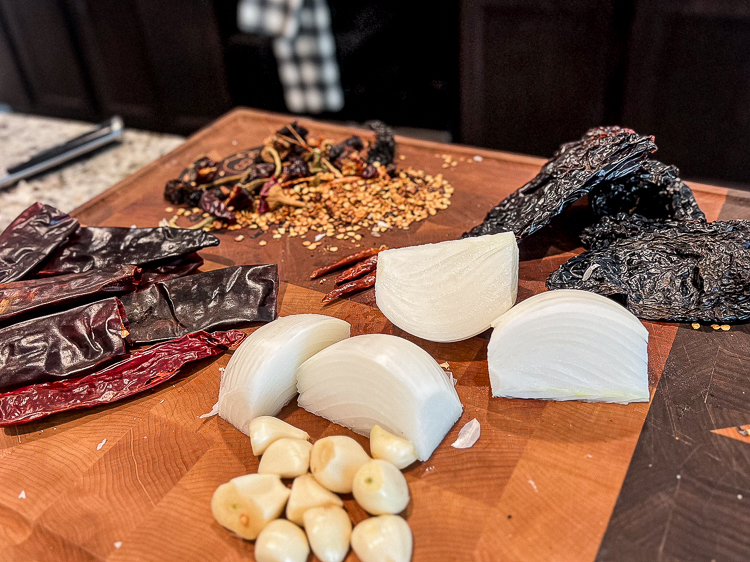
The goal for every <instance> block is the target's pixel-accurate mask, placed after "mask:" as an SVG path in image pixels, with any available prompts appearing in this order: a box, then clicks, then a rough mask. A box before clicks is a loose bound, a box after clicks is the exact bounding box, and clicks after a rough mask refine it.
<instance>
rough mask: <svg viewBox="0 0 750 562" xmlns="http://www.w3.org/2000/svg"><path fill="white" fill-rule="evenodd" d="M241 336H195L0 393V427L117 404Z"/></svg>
mask: <svg viewBox="0 0 750 562" xmlns="http://www.w3.org/2000/svg"><path fill="white" fill-rule="evenodd" d="M244 338H245V333H243V332H240V331H237V330H230V331H227V332H214V333H213V334H208V333H206V332H196V333H194V334H189V335H187V336H183V337H181V338H178V339H175V340H172V341H168V342H166V343H161V344H158V345H154V346H152V347H149V348H147V349H144V350H143V351H139V352H137V353H134V354H133V355H131V356H130V357H128V358H127V359H125V360H123V361H120V362H119V363H116V364H114V365H112V366H111V367H108V368H107V369H104V370H102V371H99V372H97V373H93V374H91V375H87V376H85V377H80V378H77V379H67V380H61V381H56V382H50V383H44V384H35V385H31V386H26V387H23V388H19V389H17V390H13V391H11V392H6V393H5V394H0V426H5V425H16V424H20V423H26V422H30V421H32V420H36V419H39V418H43V417H46V416H49V415H50V414H55V413H57V412H65V411H67V410H73V409H78V408H91V407H93V406H100V405H102V404H109V403H111V402H116V401H117V400H122V399H123V398H127V397H128V396H132V395H134V394H137V393H139V392H143V391H144V390H148V389H149V388H153V387H155V386H157V385H159V384H161V383H163V382H164V381H167V380H169V379H170V378H172V377H173V376H174V375H176V374H177V373H178V371H179V370H180V368H181V367H182V366H184V365H185V364H187V363H190V362H192V361H198V360H199V359H204V358H206V357H211V356H213V355H218V354H219V353H222V352H223V351H226V350H227V349H228V348H229V347H230V346H232V345H234V344H236V343H238V342H240V341H242V340H243V339H244Z"/></svg>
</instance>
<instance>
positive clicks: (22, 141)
mask: <svg viewBox="0 0 750 562" xmlns="http://www.w3.org/2000/svg"><path fill="white" fill-rule="evenodd" d="M92 126H93V125H92V124H91V123H83V122H80V121H66V120H62V119H51V118H48V117H35V116H30V115H21V114H17V113H0V175H4V174H5V170H6V168H7V167H8V166H11V165H13V164H18V163H19V162H23V161H25V160H27V159H28V158H29V157H31V156H33V155H34V154H36V153H37V152H39V151H41V150H43V149H45V148H50V147H52V146H55V145H57V144H60V143H62V142H64V141H66V140H68V139H70V138H72V137H76V136H78V135H80V134H82V133H84V132H86V131H87V130H89V129H91V128H92ZM183 141H184V138H183V137H178V136H175V135H163V134H159V133H150V132H146V131H136V130H132V129H125V132H124V134H123V141H122V143H120V144H117V143H115V144H111V145H109V146H107V147H104V148H101V149H99V150H97V151H96V152H94V153H91V154H89V155H87V156H84V157H82V158H80V159H78V160H76V161H74V162H72V163H70V164H67V165H65V166H63V167H62V168H58V169H55V170H51V171H49V172H46V173H44V174H42V175H39V176H36V177H34V178H31V179H29V180H25V181H21V182H19V183H17V184H16V185H14V186H13V187H10V188H8V189H6V190H5V191H0V232H2V230H3V229H5V227H6V226H8V224H10V222H11V221H12V220H13V219H14V218H15V217H17V216H18V215H19V214H20V213H21V212H22V211H23V210H24V209H25V208H26V207H28V206H29V205H31V204H32V203H34V202H35V201H41V202H42V203H47V204H49V205H52V206H53V207H57V208H58V209H60V210H61V211H65V212H70V211H72V210H73V209H75V208H76V207H78V206H79V205H81V204H82V203H84V202H86V201H88V200H89V199H91V198H92V197H94V196H96V195H98V194H99V193H101V192H102V191H105V190H107V189H108V188H110V187H112V186H113V185H114V184H116V183H117V182H119V181H120V180H122V179H123V178H126V177H127V176H129V175H131V174H133V173H134V172H136V171H138V170H139V169H141V168H142V167H143V166H145V165H146V164H149V163H150V162H153V161H154V160H156V159H157V158H159V157H160V156H162V155H164V154H166V153H167V152H169V151H171V150H173V149H174V148H176V147H177V146H179V145H180V144H181V143H182V142H183Z"/></svg>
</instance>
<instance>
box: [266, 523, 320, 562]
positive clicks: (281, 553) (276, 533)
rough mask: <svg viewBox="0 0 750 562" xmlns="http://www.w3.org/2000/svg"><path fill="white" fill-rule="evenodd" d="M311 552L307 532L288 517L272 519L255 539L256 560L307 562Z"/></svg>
mask: <svg viewBox="0 0 750 562" xmlns="http://www.w3.org/2000/svg"><path fill="white" fill-rule="evenodd" d="M309 554H310V546H309V545H308V544H307V537H306V536H305V532H304V531H303V530H302V529H300V528H299V527H297V525H295V524H294V523H291V522H290V521H287V520H286V519H276V520H275V521H271V522H270V523H269V524H268V525H266V528H265V529H263V530H262V531H261V532H260V535H258V540H257V541H255V560H256V562H305V561H306V560H307V557H308V555H309Z"/></svg>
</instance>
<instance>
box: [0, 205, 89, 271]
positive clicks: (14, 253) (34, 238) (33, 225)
mask: <svg viewBox="0 0 750 562" xmlns="http://www.w3.org/2000/svg"><path fill="white" fill-rule="evenodd" d="M76 228H78V221H77V220H75V219H74V218H71V217H70V216H68V215H67V214H65V213H63V212H61V211H58V210H57V209H55V208H54V207H50V206H49V205H43V204H42V203H34V204H33V205H31V206H30V207H29V208H28V209H26V210H25V211H24V212H23V213H21V214H20V215H19V216H18V217H16V219H15V220H14V221H13V222H12V223H10V225H9V226H8V228H6V229H5V231H3V233H2V234H0V283H7V282H9V281H17V280H19V279H23V278H24V277H25V276H26V275H28V274H29V273H30V272H31V271H32V270H33V269H35V268H36V267H37V266H38V265H39V264H41V263H42V262H43V261H44V260H45V259H46V258H47V256H49V255H50V254H52V253H53V252H54V251H55V250H56V249H57V247H58V246H60V244H62V243H63V242H65V240H67V238H68V236H70V235H71V234H73V232H75V230H76Z"/></svg>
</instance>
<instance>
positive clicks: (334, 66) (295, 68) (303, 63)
mask: <svg viewBox="0 0 750 562" xmlns="http://www.w3.org/2000/svg"><path fill="white" fill-rule="evenodd" d="M237 26H238V27H239V29H240V30H241V31H244V32H245V33H255V34H261V35H268V36H271V37H275V39H274V41H273V50H274V54H275V55H276V63H277V64H278V68H279V78H280V79H281V83H282V85H283V86H284V100H285V101H286V106H287V108H288V109H289V111H292V112H294V113H321V112H323V111H339V110H340V109H341V108H342V107H343V106H344V92H343V90H342V89H341V80H340V77H339V65H338V61H337V60H336V44H335V42H334V39H333V31H332V30H331V12H330V10H329V8H328V3H327V2H326V0H240V2H239V4H238V5H237Z"/></svg>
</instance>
